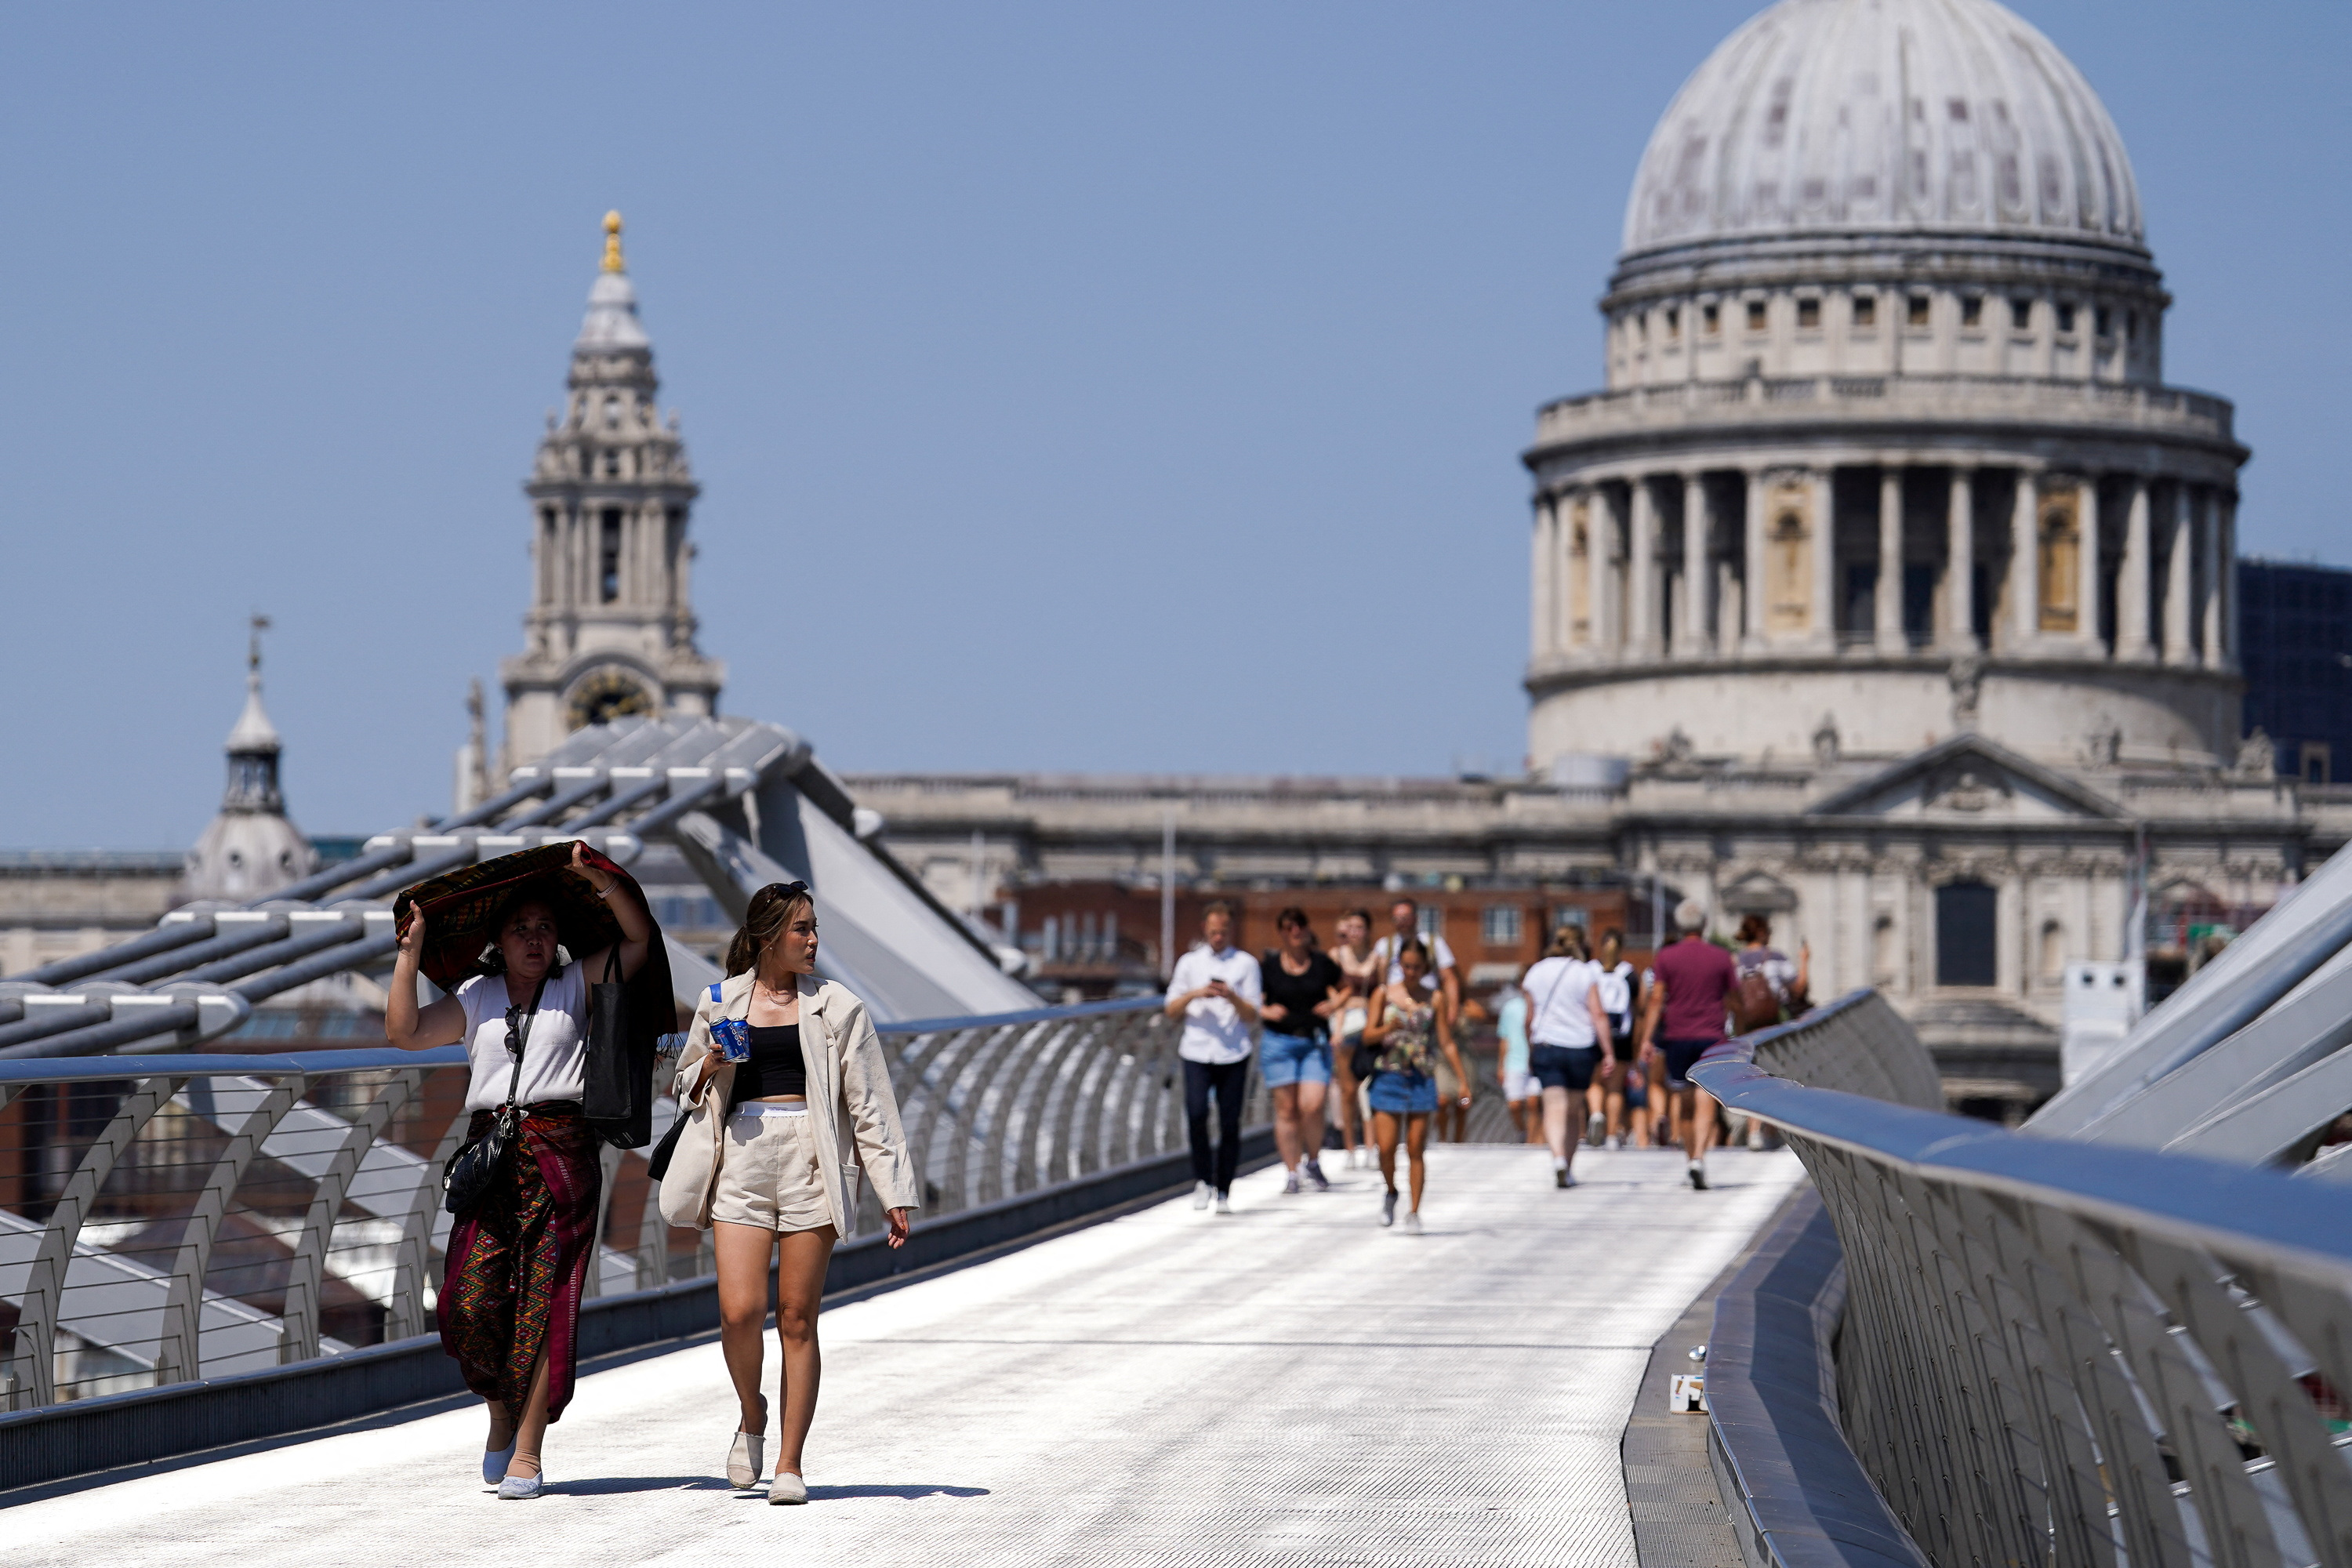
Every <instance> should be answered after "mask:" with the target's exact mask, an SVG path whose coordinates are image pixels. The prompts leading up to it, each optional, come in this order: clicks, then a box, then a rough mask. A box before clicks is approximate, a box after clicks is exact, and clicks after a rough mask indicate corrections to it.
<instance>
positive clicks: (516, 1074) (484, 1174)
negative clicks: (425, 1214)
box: [441, 974, 547, 1215]
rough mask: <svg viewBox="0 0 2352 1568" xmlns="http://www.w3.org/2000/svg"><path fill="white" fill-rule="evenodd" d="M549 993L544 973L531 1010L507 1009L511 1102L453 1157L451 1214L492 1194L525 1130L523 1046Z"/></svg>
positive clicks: (446, 1201) (446, 1199)
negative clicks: (520, 1097)
mask: <svg viewBox="0 0 2352 1568" xmlns="http://www.w3.org/2000/svg"><path fill="white" fill-rule="evenodd" d="M546 990H547V976H545V975H544V974H542V975H541V976H540V977H539V984H538V985H537V986H535V987H533V988H532V990H531V994H530V1009H529V1010H528V1011H525V1010H523V1009H521V1008H519V1007H509V1008H508V1009H507V1051H508V1053H509V1055H511V1056H512V1057H513V1058H514V1071H513V1072H512V1073H511V1074H509V1076H508V1078H507V1102H506V1103H505V1104H504V1105H501V1106H499V1113H498V1116H497V1118H496V1119H495V1120H493V1121H491V1123H490V1130H489V1131H487V1132H485V1133H483V1134H482V1135H481V1136H480V1137H479V1138H476V1139H473V1140H471V1141H470V1142H467V1144H466V1145H465V1146H464V1147H463V1148H461V1149H459V1150H458V1151H457V1152H456V1153H455V1154H452V1155H451V1156H449V1168H448V1169H447V1170H446V1171H443V1172H442V1173H441V1206H442V1207H443V1208H446V1209H447V1210H448V1211H449V1212H450V1213H451V1214H454V1215H468V1214H471V1213H473V1212H474V1209H475V1208H476V1207H477V1206H478V1205H479V1204H480V1203H481V1201H482V1199H483V1198H484V1197H486V1196H487V1195H488V1193H489V1190H490V1184H491V1183H492V1182H494V1181H496V1180H497V1179H498V1175H499V1168H500V1167H502V1166H503V1165H505V1163H507V1151H508V1150H509V1149H510V1148H512V1147H513V1146H514V1140H515V1134H516V1133H517V1132H518V1131H520V1130H521V1127H522V1112H521V1111H520V1110H519V1109H517V1108H516V1106H515V1090H516V1089H518V1088H520V1086H521V1084H522V1053H523V1047H525V1046H527V1045H528V1044H530V1025H531V1020H532V1019H534V1018H536V1017H538V1016H539V999H540V997H541V995H542V994H545V993H546Z"/></svg>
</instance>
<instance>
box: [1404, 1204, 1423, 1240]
mask: <svg viewBox="0 0 2352 1568" xmlns="http://www.w3.org/2000/svg"><path fill="white" fill-rule="evenodd" d="M1404 1233H1405V1234H1406V1235H1407V1236H1419V1235H1420V1234H1421V1211H1420V1210H1419V1209H1413V1210H1410V1211H1409V1212H1407V1214H1406V1215H1405V1216H1404Z"/></svg>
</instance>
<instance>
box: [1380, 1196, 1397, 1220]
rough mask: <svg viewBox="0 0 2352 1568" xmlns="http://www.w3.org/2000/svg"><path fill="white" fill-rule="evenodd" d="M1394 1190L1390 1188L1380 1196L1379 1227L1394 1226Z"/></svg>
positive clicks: (1395, 1198) (1395, 1199)
mask: <svg viewBox="0 0 2352 1568" xmlns="http://www.w3.org/2000/svg"><path fill="white" fill-rule="evenodd" d="M1396 1205H1397V1195H1396V1189H1395V1188H1393V1187H1391V1188H1390V1189H1389V1190H1388V1191H1387V1192H1386V1193H1384V1194H1381V1226H1383V1227H1386V1226H1392V1225H1394V1224H1396Z"/></svg>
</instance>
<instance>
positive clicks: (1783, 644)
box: [1531, 460, 2237, 668]
mask: <svg viewBox="0 0 2352 1568" xmlns="http://www.w3.org/2000/svg"><path fill="white" fill-rule="evenodd" d="M1914 472H1916V473H1918V474H1920V475H1922V476H1923V477H1924V479H1925V480H1926V482H1925V483H1923V484H1916V485H1915V484H1912V483H1910V481H1909V476H1910V475H1912V474H1913V473H1914ZM1873 474H1874V475H1875V478H1876V485H1875V493H1876V504H1875V510H1874V515H1873V514H1872V512H1871V510H1870V509H1869V507H1868V506H1867V504H1866V501H1860V500H1858V498H1861V497H1862V495H1863V492H1864V489H1865V483H1864V482H1865V481H1866V480H1867V479H1868V478H1869V477H1870V476H1871V475H1873ZM1842 475H1843V476H1846V479H1845V481H1844V482H1843V484H1841V482H1840V476H1842ZM1937 483H1940V488H1941V495H1940V505H1938V506H1937V508H1935V515H1934V516H1933V517H1923V512H1922V509H1921V508H1920V507H1919V505H1918V504H1916V499H1917V497H1918V495H1919V492H1920V491H1921V490H1922V489H1929V488H1932V487H1934V486H1935V485H1937ZM1842 490H1843V493H1844V494H1845V496H1846V497H1847V504H1846V505H1845V506H1844V507H1843V509H1842V508H1841V507H1840V505H1839V496H1840V493H1841V491H1842ZM1906 491H1907V493H1908V496H1909V497H1910V498H1911V500H1912V503H1913V504H1911V505H1909V506H1906ZM2004 503H2005V504H2004ZM2236 506H2237V496H2236V492H2235V491H2234V490H2233V489H2229V488H2227V487H2225V486H2221V485H2215V484H2210V483H2205V482H2201V481H2198V480H2194V479H2179V478H2174V477H2170V476H2166V475H2161V474H2150V473H2144V472H2120V473H2098V472H2089V471H2082V470H2076V469H2063V470H2062V469H2058V468H2050V467H2047V466H2045V465H2042V464H2039V463H2027V462H2008V463H1993V462H1989V463H1985V464H1982V465H1971V464H1952V463H1949V462H1937V463H1913V462H1907V461H1902V460H1886V461H1881V462H1876V463H1868V464H1852V465H1846V464H1841V465H1834V466H1829V465H1823V466H1796V465H1785V464H1774V465H1758V466H1748V467H1741V468H1675V469H1670V470H1665V471H1658V470H1645V469H1631V470H1612V471H1605V472H1597V473H1587V474H1580V475H1579V476H1577V477H1576V478H1575V479H1573V480H1571V481H1570V482H1567V483H1564V484H1558V485H1553V486H1549V487H1547V488H1546V489H1545V490H1544V492H1543V493H1542V494H1541V495H1540V496H1539V497H1538V500H1537V503H1536V519H1535V538H1534V559H1533V585H1534V601H1535V602H1534V637H1533V644H1532V650H1531V651H1532V653H1533V656H1534V658H1536V659H1537V660H1538V661H1539V662H1541V661H1547V660H1562V659H1566V660H1571V661H1573V660H1597V661H1604V662H1647V661H1652V660H1659V659H1670V660H1671V659H1680V660H1690V659H1708V658H1725V657H1733V656H1738V655H1758V654H1766V653H1774V652H1783V651H1785V652H1804V651H1808V650H1810V651H1815V652H1827V651H1835V650H1838V649H1842V648H1843V649H1867V650H1871V651H1874V652H1876V653H1879V654H1905V653H1908V652H1911V651H1913V650H1927V649H1932V650H1934V651H1935V652H1937V653H1939V654H1944V655H1957V654H1966V653H1977V652H1998V653H2002V654H2009V655H2016V656H2042V655H2046V656H2054V657H2068V656H2073V657H2086V658H2113V659H2116V660H2118V661H2131V662H2139V663H2152V664H2162V665H2170V666H2178V667H2180V668H2235V665H2236V648H2237V606H2236V602H2235V592H2234V571H2233V565H2234V563H2235V561H2236V548H2235V531H2236ZM1906 569H1907V571H1908V575H1909V579H1910V583H1911V584H1912V586H1913V588H1914V592H1913V594H1912V595H1911V602H1910V603H1909V604H1908V605H1906ZM1841 584H1843V590H1844V591H1843V595H1841Z"/></svg>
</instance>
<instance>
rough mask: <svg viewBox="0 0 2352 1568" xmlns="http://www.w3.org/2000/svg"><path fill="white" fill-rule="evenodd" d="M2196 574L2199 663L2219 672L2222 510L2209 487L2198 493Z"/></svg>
mask: <svg viewBox="0 0 2352 1568" xmlns="http://www.w3.org/2000/svg"><path fill="white" fill-rule="evenodd" d="M2197 501H2198V505H2197V512H2198V517H2197V543H2198V575H2199V576H2200V578H2201V579H2202V583H2201V584H2200V592H2199V594H2198V605H2197V636H2198V651H2199V654H2200V660H2201V662H2202V663H2203V664H2204V666H2205V668H2208V669H2219V668H2221V666H2222V665H2223V663H2224V662H2226V661H2225V660H2223V658H2221V569H2222V559H2221V506H2220V504H2219V501H2220V498H2219V497H2218V496H2216V495H2215V493H2214V492H2213V490H2212V489H2210V488H2209V487H2201V486H2200V488H2199V489H2198V492H2197Z"/></svg>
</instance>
